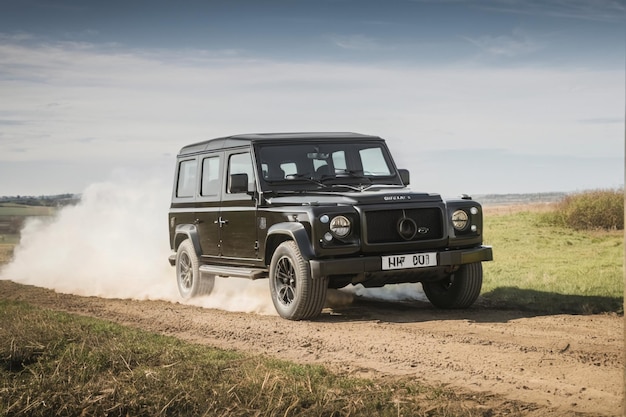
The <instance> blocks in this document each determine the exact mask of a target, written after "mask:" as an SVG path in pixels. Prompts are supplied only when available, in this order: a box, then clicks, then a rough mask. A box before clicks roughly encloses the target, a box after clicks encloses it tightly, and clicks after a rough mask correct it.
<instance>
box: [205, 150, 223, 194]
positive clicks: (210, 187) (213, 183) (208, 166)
mask: <svg viewBox="0 0 626 417" xmlns="http://www.w3.org/2000/svg"><path fill="white" fill-rule="evenodd" d="M219 190H220V158H219V156H211V157H209V158H205V159H203V160H202V195H203V196H214V195H217V194H218V193H219Z"/></svg>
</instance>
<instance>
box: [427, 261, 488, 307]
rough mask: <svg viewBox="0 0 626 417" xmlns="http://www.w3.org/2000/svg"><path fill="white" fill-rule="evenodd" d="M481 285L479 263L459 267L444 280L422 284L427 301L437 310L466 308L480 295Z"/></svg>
mask: <svg viewBox="0 0 626 417" xmlns="http://www.w3.org/2000/svg"><path fill="white" fill-rule="evenodd" d="M482 285H483V265H482V264H481V263H480V262H476V263H472V264H466V265H461V267H460V268H459V269H458V271H456V272H455V273H454V274H452V275H450V276H449V277H447V278H446V279H443V280H440V281H433V282H422V287H423V288H424V293H425V294H426V297H427V298H428V300H429V301H430V302H431V303H432V304H433V305H434V306H436V307H439V308H467V307H469V306H471V305H472V304H473V303H474V301H476V299H477V298H478V295H479V294H480V289H481V287H482Z"/></svg>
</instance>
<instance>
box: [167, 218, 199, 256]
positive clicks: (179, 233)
mask: <svg viewBox="0 0 626 417" xmlns="http://www.w3.org/2000/svg"><path fill="white" fill-rule="evenodd" d="M186 239H189V240H190V241H191V243H192V245H193V248H194V250H195V251H196V255H198V257H199V256H200V255H202V251H201V250H200V238H199V237H198V229H197V228H196V226H195V225H193V224H180V225H178V226H176V231H175V232H174V245H173V247H174V251H176V250H178V247H179V246H180V244H181V243H182V242H183V241H184V240H186Z"/></svg>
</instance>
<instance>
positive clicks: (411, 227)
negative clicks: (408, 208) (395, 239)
mask: <svg viewBox="0 0 626 417" xmlns="http://www.w3.org/2000/svg"><path fill="white" fill-rule="evenodd" d="M420 229H423V228H420ZM417 232H418V228H417V224H416V223H415V221H414V220H413V219H410V218H408V217H402V218H401V219H400V220H398V234H399V235H400V237H401V238H402V239H404V240H411V239H413V238H414V237H415V235H416V234H417ZM420 233H421V232H420Z"/></svg>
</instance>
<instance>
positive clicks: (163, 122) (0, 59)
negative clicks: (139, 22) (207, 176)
mask: <svg viewBox="0 0 626 417" xmlns="http://www.w3.org/2000/svg"><path fill="white" fill-rule="evenodd" d="M0 91H2V96H3V97H5V98H7V97H8V98H10V99H4V100H2V101H0V119H1V120H4V121H7V123H4V124H3V125H2V128H3V129H2V130H3V131H2V136H0V155H1V157H0V159H2V160H4V161H7V162H9V161H10V162H12V163H17V162H19V161H22V162H30V164H28V166H29V167H30V169H34V168H32V167H33V166H36V164H35V165H33V164H32V163H33V162H34V161H41V160H61V159H62V160H65V161H71V160H80V161H82V162H81V163H84V162H85V161H93V163H94V164H99V166H100V167H101V168H102V167H103V166H106V164H111V165H112V166H115V165H117V164H122V165H123V164H125V163H130V162H131V161H134V160H137V159H143V162H142V163H143V164H146V163H149V161H153V160H154V161H159V164H161V163H162V161H163V156H164V155H170V156H171V155H172V154H175V153H176V152H177V151H178V149H179V148H180V147H181V146H183V145H185V144H187V143H190V142H193V141H198V140H203V139H207V138H210V137H216V136H221V135H228V134H236V133H248V132H261V131H308V130H326V131H333V130H336V131H356V132H361V133H369V134H378V135H381V136H383V137H386V138H388V139H389V140H390V145H391V146H392V147H393V148H395V150H396V151H397V152H396V155H397V157H398V158H399V159H402V160H403V162H410V161H411V160H415V159H416V158H418V157H419V156H420V155H421V154H422V153H423V152H429V151H439V150H446V149H459V148H467V147H468V146H469V147H473V148H499V149H500V148H501V149H505V150H506V151H507V152H511V153H523V154H536V155H550V154H556V155H561V156H567V155H569V156H572V157H577V156H589V157H598V158H602V157H607V156H614V155H616V154H619V155H622V154H623V152H622V146H623V123H622V124H620V123H611V124H606V123H580V122H579V121H581V120H615V119H617V120H622V121H623V118H622V117H623V115H622V114H621V112H622V111H623V108H624V98H623V94H622V92H623V91H624V77H623V71H597V70H584V69H571V70H563V69H549V68H509V69H493V68H492V69H490V68H481V67H471V68H470V67H458V66H457V67H452V66H448V67H440V68H426V69H425V68H416V67H408V66H404V67H401V66H382V65H365V64H336V63H325V62H308V63H302V62H284V61H282V62H276V61H271V60H260V59H258V60H254V59H243V58H238V57H237V56H234V57H226V56H225V55H224V54H223V53H221V52H218V53H216V54H213V53H211V52H210V51H192V50H186V51H180V52H172V51H150V52H149V53H147V52H141V51H130V50H122V49H119V48H111V47H110V46H106V47H101V46H97V45H92V44H86V43H79V44H77V43H48V44H32V43H29V44H25V43H21V42H16V41H14V40H10V39H6V38H4V39H2V40H0ZM12 166H14V165H12ZM99 172H102V169H100V171H99ZM83 175H87V176H88V175H89V173H88V172H86V173H84V174H83ZM512 175H513V177H515V175H516V174H512ZM83 179H85V178H83ZM98 179H101V178H98ZM62 191H63V192H66V191H68V190H67V188H64V189H62ZM69 191H77V190H69ZM489 191H490V190H485V192H489ZM27 192H28V191H26V190H25V191H23V192H22V194H24V193H27ZM2 193H3V192H2V190H0V194H2ZM37 193H39V192H37Z"/></svg>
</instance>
